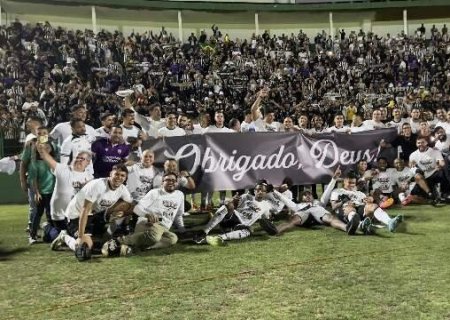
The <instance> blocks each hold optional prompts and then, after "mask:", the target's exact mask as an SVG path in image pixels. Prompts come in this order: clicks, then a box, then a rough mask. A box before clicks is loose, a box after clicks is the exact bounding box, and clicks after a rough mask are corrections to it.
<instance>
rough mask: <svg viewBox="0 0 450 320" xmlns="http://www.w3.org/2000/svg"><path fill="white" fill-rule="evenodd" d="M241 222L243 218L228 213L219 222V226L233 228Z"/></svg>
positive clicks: (226, 228) (227, 228)
mask: <svg viewBox="0 0 450 320" xmlns="http://www.w3.org/2000/svg"><path fill="white" fill-rule="evenodd" d="M240 224H241V220H239V218H238V217H237V216H236V215H235V214H234V213H232V214H227V215H226V216H225V217H224V218H223V220H222V221H221V222H220V223H219V226H220V227H221V228H222V229H223V230H224V231H226V230H233V229H234V228H235V227H236V226H238V225H240Z"/></svg>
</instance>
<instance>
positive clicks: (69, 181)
mask: <svg viewBox="0 0 450 320" xmlns="http://www.w3.org/2000/svg"><path fill="white" fill-rule="evenodd" d="M52 173H53V174H54V176H55V177H56V182H55V189H54V192H53V194H52V198H51V200H50V214H51V216H52V218H53V219H54V220H57V221H60V220H64V218H65V217H66V216H65V214H64V212H65V211H66V208H67V206H68V204H69V202H70V200H72V198H73V197H74V196H75V194H77V193H78V191H80V190H81V188H83V186H84V185H85V184H86V183H88V182H89V181H91V180H92V179H94V176H93V175H92V174H91V173H89V172H87V171H86V170H85V171H83V172H79V171H75V170H73V169H72V167H71V166H69V165H68V164H61V163H58V164H56V168H55V170H54V171H53V172H52Z"/></svg>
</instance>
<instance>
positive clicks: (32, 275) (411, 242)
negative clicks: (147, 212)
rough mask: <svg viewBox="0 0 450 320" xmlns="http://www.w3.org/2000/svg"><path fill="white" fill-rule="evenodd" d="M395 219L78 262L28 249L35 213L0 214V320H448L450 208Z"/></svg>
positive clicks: (21, 209)
mask: <svg viewBox="0 0 450 320" xmlns="http://www.w3.org/2000/svg"><path fill="white" fill-rule="evenodd" d="M389 213H390V214H398V213H402V214H404V215H405V217H406V228H405V230H403V231H402V232H398V233H396V234H390V233H388V232H387V231H386V230H380V231H378V235H377V236H369V237H365V236H354V237H349V236H347V235H346V234H344V233H343V232H339V231H336V230H333V229H330V228H323V227H317V228H315V229H302V228H298V229H297V230H294V231H292V232H290V233H287V234H285V235H283V236H281V237H268V236H266V235H264V234H263V233H262V232H256V236H255V237H253V238H250V239H246V240H243V241H236V242H232V243H230V244H229V245H228V246H226V247H218V248H217V247H210V246H207V245H205V246H196V245H193V244H192V245H191V244H179V245H176V246H175V247H173V248H170V249H166V250H161V251H153V252H147V253H145V254H143V255H139V256H133V257H131V258H116V259H103V258H95V259H93V260H92V261H90V262H87V263H79V262H77V261H76V260H75V258H74V256H73V254H72V253H70V252H51V251H50V249H49V248H48V245H47V244H37V245H35V246H32V247H29V246H28V245H27V239H26V235H25V232H24V226H25V221H26V207H25V206H22V205H11V206H0V247H1V249H2V251H3V252H5V251H13V252H11V253H10V254H3V255H2V257H1V260H0V271H1V274H2V276H3V279H2V281H1V284H0V319H3V320H6V319H34V320H37V319H383V320H385V319H450V232H449V230H450V208H449V206H447V207H443V208H438V209H436V208H433V207H430V206H415V207H409V208H407V209H392V210H389ZM203 218H204V217H198V216H194V217H188V219H187V222H188V223H189V222H191V223H194V222H196V221H198V220H201V219H203Z"/></svg>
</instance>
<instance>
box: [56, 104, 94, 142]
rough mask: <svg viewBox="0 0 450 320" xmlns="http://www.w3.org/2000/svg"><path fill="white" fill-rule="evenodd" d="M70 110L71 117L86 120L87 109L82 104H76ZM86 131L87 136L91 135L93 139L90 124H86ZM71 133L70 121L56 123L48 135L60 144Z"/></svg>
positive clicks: (92, 130)
mask: <svg viewBox="0 0 450 320" xmlns="http://www.w3.org/2000/svg"><path fill="white" fill-rule="evenodd" d="M70 111H71V117H70V118H71V119H80V120H83V122H85V121H86V118H87V110H86V107H85V106H84V105H81V104H76V105H74V106H72V108H71V109H70ZM86 133H87V135H88V136H90V137H93V138H94V139H95V129H94V128H92V127H91V126H90V125H86ZM71 134H72V127H71V125H70V121H67V122H61V123H58V124H57V125H56V126H55V127H54V128H53V130H52V131H51V132H50V136H51V137H52V138H53V139H56V141H57V143H58V145H59V146H60V145H61V144H62V143H63V141H64V140H66V139H67V137H69V136H70V135H71Z"/></svg>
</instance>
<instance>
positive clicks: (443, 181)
mask: <svg viewBox="0 0 450 320" xmlns="http://www.w3.org/2000/svg"><path fill="white" fill-rule="evenodd" d="M425 181H426V182H427V185H428V187H429V188H430V190H431V191H432V190H433V188H434V187H435V186H437V184H438V183H439V184H440V185H441V192H443V193H446V192H448V188H449V187H448V185H449V183H448V181H447V178H446V177H445V174H444V172H443V171H442V170H438V171H436V172H435V173H433V174H432V175H431V176H429V177H428V178H426V179H425ZM411 194H412V195H414V196H419V197H423V198H427V197H428V194H427V193H426V192H425V191H424V190H423V189H422V188H421V187H419V185H418V184H416V185H415V186H414V188H413V189H412V190H411Z"/></svg>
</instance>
